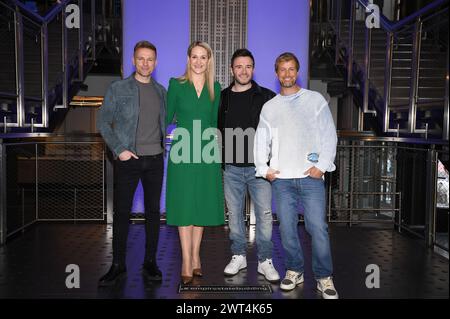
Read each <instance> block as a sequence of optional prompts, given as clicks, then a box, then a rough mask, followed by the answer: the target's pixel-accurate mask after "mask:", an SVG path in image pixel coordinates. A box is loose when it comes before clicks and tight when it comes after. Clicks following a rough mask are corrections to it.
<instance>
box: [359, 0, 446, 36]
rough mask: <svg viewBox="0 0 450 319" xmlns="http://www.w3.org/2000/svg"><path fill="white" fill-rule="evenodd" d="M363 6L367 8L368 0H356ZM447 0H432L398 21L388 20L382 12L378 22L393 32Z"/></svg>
mask: <svg viewBox="0 0 450 319" xmlns="http://www.w3.org/2000/svg"><path fill="white" fill-rule="evenodd" d="M357 1H358V2H359V3H360V4H361V5H362V6H363V7H365V8H367V6H368V5H369V3H368V0H357ZM448 1H449V0H436V1H433V2H432V3H430V4H428V5H426V6H424V7H423V8H421V9H419V10H418V11H417V12H414V13H413V14H411V15H409V16H407V17H405V18H403V19H402V20H400V21H398V22H395V23H394V22H392V21H391V20H389V19H388V18H386V16H385V15H383V14H382V13H381V14H380V24H381V25H382V26H383V27H384V29H385V30H386V31H389V32H395V31H397V30H398V29H401V28H402V27H404V26H405V25H406V24H408V23H410V22H413V21H415V20H416V19H417V18H418V17H420V16H423V15H425V14H427V13H428V12H430V11H432V10H434V9H436V8H437V7H439V6H441V5H443V4H445V3H447V2H448Z"/></svg>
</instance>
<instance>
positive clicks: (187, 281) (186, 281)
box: [181, 275, 193, 285]
mask: <svg viewBox="0 0 450 319" xmlns="http://www.w3.org/2000/svg"><path fill="white" fill-rule="evenodd" d="M192 280H193V277H192V276H183V275H181V282H182V283H183V285H187V284H190V283H191V282H192Z"/></svg>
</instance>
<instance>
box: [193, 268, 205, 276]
mask: <svg viewBox="0 0 450 319" xmlns="http://www.w3.org/2000/svg"><path fill="white" fill-rule="evenodd" d="M192 274H193V275H194V276H197V277H202V276H203V272H202V269H201V268H195V269H194V270H192Z"/></svg>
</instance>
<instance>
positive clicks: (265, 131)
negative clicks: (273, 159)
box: [253, 107, 272, 178]
mask: <svg viewBox="0 0 450 319" xmlns="http://www.w3.org/2000/svg"><path fill="white" fill-rule="evenodd" d="M266 116H267V115H266V112H264V107H263V110H262V111H261V115H260V116H259V124H258V128H257V129H256V134H255V143H254V146H253V157H254V159H255V166H256V174H255V175H256V176H260V177H264V178H265V177H266V175H267V170H268V169H269V166H268V165H267V163H268V162H269V160H270V153H271V152H270V150H271V146H272V129H271V127H270V123H269V122H268V120H267V117H266Z"/></svg>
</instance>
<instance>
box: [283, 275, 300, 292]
mask: <svg viewBox="0 0 450 319" xmlns="http://www.w3.org/2000/svg"><path fill="white" fill-rule="evenodd" d="M303 281H304V279H303V273H299V272H296V271H292V270H288V271H286V275H285V276H284V279H283V280H282V281H281V284H280V288H281V290H285V291H289V290H292V289H294V288H295V287H296V286H297V285H300V284H301V283H302V282H303Z"/></svg>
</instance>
